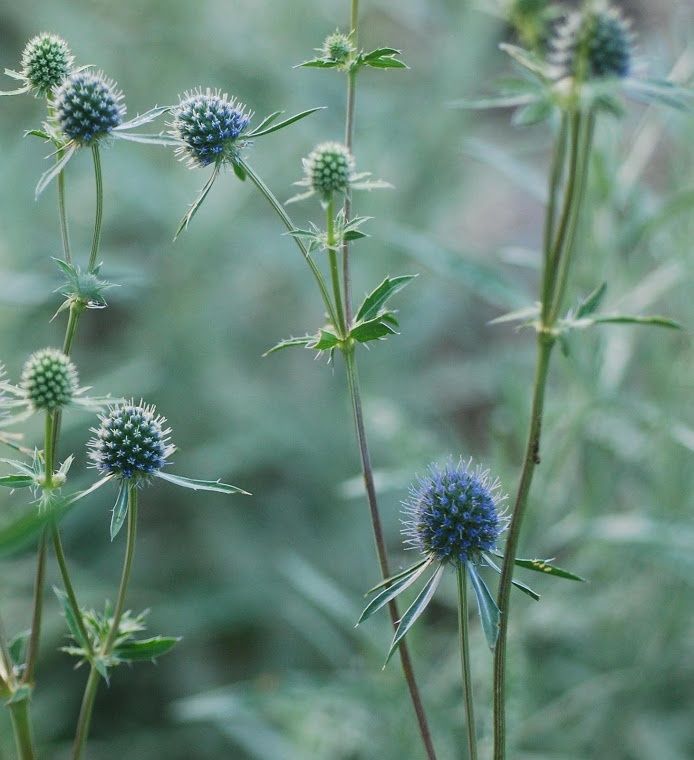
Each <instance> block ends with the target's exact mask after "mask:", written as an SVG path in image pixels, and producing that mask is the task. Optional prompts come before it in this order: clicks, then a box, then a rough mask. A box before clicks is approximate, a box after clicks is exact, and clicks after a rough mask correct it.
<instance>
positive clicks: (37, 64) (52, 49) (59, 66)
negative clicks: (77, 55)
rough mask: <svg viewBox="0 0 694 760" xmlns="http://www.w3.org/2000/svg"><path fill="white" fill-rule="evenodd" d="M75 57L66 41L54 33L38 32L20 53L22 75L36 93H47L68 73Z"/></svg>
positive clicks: (59, 83) (60, 82)
mask: <svg viewBox="0 0 694 760" xmlns="http://www.w3.org/2000/svg"><path fill="white" fill-rule="evenodd" d="M74 62H75V59H74V58H73V56H72V53H71V52H70V48H69V47H68V44H67V42H65V40H64V39H63V38H62V37H58V36H57V35H56V34H45V33H44V34H39V35H37V36H36V37H32V38H31V39H30V40H29V42H27V44H26V47H25V48H24V52H23V53H22V76H23V77H24V80H25V81H26V83H27V84H28V85H29V86H30V87H31V90H32V91H33V92H35V93H36V94H37V95H48V94H49V93H50V92H52V91H53V89H54V88H56V87H58V86H59V85H61V84H62V83H63V81H64V79H65V78H66V77H67V76H68V74H69V73H70V70H71V69H72V66H73V64H74Z"/></svg>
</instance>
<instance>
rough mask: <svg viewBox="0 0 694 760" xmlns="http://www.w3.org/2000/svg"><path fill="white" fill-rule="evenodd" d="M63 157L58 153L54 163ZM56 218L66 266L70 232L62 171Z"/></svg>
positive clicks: (59, 181) (69, 253)
mask: <svg viewBox="0 0 694 760" xmlns="http://www.w3.org/2000/svg"><path fill="white" fill-rule="evenodd" d="M62 156H63V151H62V150H61V151H59V152H58V154H57V155H56V157H55V160H56V161H60V159H61V158H62ZM58 218H59V219H60V239H61V240H62V243H63V255H64V256H65V261H67V263H68V264H70V263H71V262H72V254H71V252H70V230H69V228H68V223H67V210H66V208H65V172H64V171H62V172H60V174H59V175H58Z"/></svg>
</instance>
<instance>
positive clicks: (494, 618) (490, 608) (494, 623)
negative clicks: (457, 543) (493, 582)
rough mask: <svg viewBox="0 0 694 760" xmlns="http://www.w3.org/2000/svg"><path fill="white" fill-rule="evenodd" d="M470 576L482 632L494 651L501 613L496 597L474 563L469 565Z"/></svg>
mask: <svg viewBox="0 0 694 760" xmlns="http://www.w3.org/2000/svg"><path fill="white" fill-rule="evenodd" d="M467 569H468V574H469V575H470V580H471V581H472V587H473V589H474V591H475V596H476V597H477V608H478V610H479V613H480V619H481V620H482V630H483V631H484V635H485V638H486V639H487V644H488V645H489V648H490V649H494V647H495V646H496V640H497V638H498V637H499V618H500V616H501V613H500V612H499V608H498V607H497V606H496V602H495V601H494V597H492V595H491V593H490V591H489V589H488V588H487V584H486V583H485V582H484V580H482V578H481V576H480V575H479V573H478V572H477V568H476V567H475V566H474V565H473V564H472V562H468V563H467Z"/></svg>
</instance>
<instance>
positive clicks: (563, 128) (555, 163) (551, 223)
mask: <svg viewBox="0 0 694 760" xmlns="http://www.w3.org/2000/svg"><path fill="white" fill-rule="evenodd" d="M568 134H569V119H568V116H567V114H566V111H562V114H561V124H560V126H559V137H558V139H557V144H556V147H555V150H554V156H553V158H552V166H551V170H550V180H549V198H548V200H547V214H546V216H545V229H544V244H543V251H544V256H545V265H546V264H547V261H548V260H549V257H550V254H551V250H552V242H553V241H554V233H555V223H556V216H557V203H558V201H559V190H560V185H561V181H562V177H563V176H564V165H565V163H566V144H567V141H568ZM543 279H544V278H543Z"/></svg>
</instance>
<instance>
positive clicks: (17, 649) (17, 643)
mask: <svg viewBox="0 0 694 760" xmlns="http://www.w3.org/2000/svg"><path fill="white" fill-rule="evenodd" d="M29 636H31V630H30V629H27V630H26V631H21V632H20V633H18V634H17V635H16V636H13V637H12V639H11V640H10V642H9V644H8V645H7V650H8V651H9V653H10V657H11V658H12V662H13V663H14V664H15V665H22V664H23V663H24V659H25V657H26V648H27V642H28V641H29Z"/></svg>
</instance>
